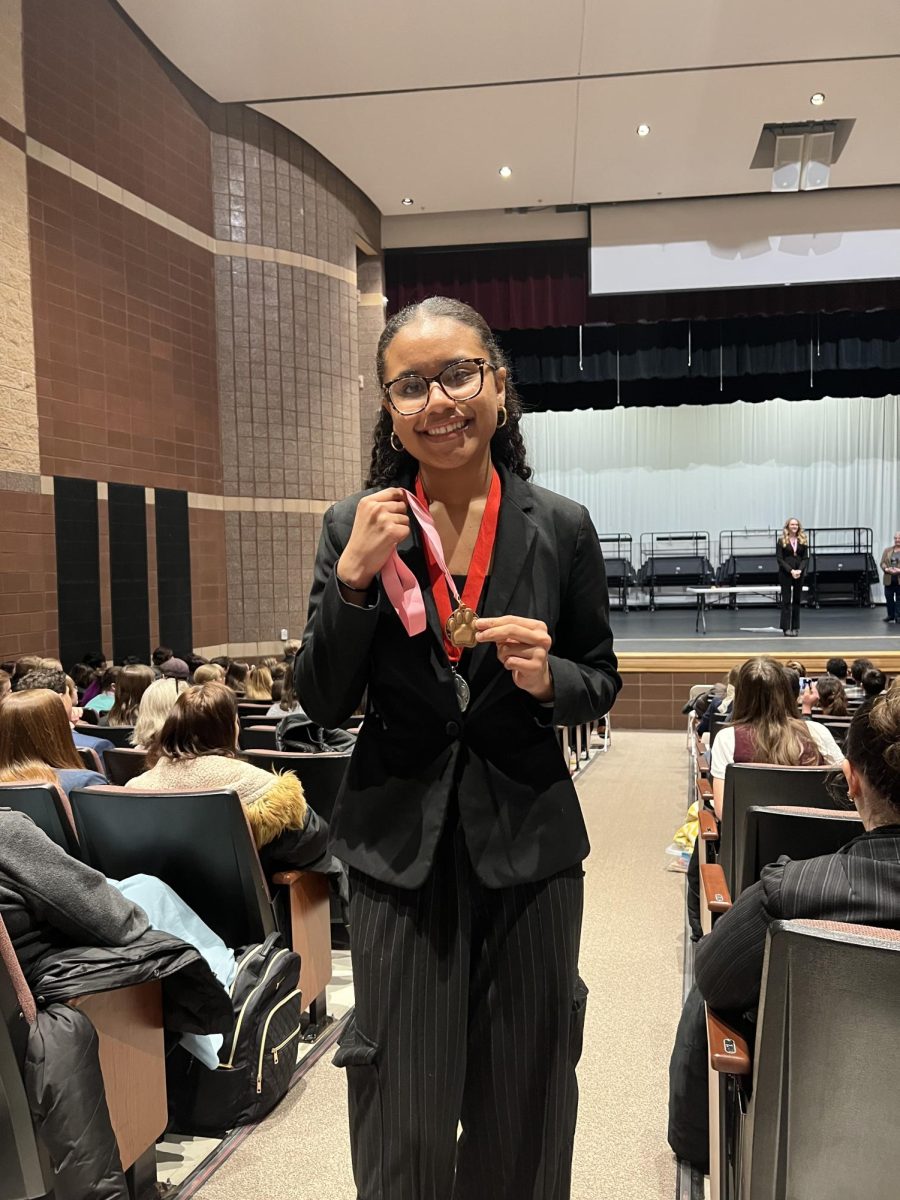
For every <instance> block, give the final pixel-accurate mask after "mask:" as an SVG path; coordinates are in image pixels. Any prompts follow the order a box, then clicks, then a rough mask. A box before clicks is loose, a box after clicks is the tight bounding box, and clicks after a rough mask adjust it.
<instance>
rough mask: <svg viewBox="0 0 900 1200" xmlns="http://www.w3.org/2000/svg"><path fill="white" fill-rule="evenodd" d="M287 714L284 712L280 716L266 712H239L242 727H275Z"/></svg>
mask: <svg viewBox="0 0 900 1200" xmlns="http://www.w3.org/2000/svg"><path fill="white" fill-rule="evenodd" d="M286 716H287V713H282V715H281V716H280V717H270V716H267V715H266V713H239V714H238V721H239V722H240V726H241V729H249V728H251V727H253V728H256V729H263V728H269V727H271V728H272V729H274V728H275V727H276V726H277V725H278V724H279V723H280V722H281V721H282V720H284V718H285V717H286Z"/></svg>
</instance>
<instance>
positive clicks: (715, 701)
mask: <svg viewBox="0 0 900 1200" xmlns="http://www.w3.org/2000/svg"><path fill="white" fill-rule="evenodd" d="M740 669H741V668H740V664H737V665H735V666H733V667H732V668H731V670H730V671H729V672H728V675H727V677H726V679H725V690H724V691H723V692H722V695H721V696H714V697H713V698H712V699H711V700H710V701H709V703H708V704H707V706H706V709H705V711H704V712H703V714H702V715H701V717H700V720H699V722H698V723H697V733H698V734H700V735H701V736H702V735H703V734H704V733H709V729H710V725H711V724H712V719H713V717H714V716H716V715H718V716H720V717H724V716H726V715H727V714H728V713H730V712H731V708H732V705H733V704H734V685H735V684H736V683H737V677H738V671H739V670H740Z"/></svg>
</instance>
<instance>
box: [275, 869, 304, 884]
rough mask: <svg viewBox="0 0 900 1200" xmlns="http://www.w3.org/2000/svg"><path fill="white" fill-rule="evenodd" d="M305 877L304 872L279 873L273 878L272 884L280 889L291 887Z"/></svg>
mask: <svg viewBox="0 0 900 1200" xmlns="http://www.w3.org/2000/svg"><path fill="white" fill-rule="evenodd" d="M302 875H303V872H302V871H278V872H277V873H276V874H275V875H273V876H272V882H273V883H274V884H276V885H277V886H278V887H290V886H291V884H292V883H296V882H297V880H298V879H300V878H301V876H302Z"/></svg>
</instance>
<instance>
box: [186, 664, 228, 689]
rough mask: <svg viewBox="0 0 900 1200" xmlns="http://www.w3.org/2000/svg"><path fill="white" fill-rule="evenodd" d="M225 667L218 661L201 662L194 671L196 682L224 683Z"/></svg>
mask: <svg viewBox="0 0 900 1200" xmlns="http://www.w3.org/2000/svg"><path fill="white" fill-rule="evenodd" d="M224 682H225V668H224V667H220V666H219V664H218V663H201V664H200V666H199V667H197V669H196V670H195V671H194V683H196V684H198V685H200V684H203V683H224Z"/></svg>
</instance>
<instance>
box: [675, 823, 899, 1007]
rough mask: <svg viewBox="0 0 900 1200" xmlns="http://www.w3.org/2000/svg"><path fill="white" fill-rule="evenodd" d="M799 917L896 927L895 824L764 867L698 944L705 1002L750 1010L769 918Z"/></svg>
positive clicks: (756, 1001)
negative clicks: (831, 850)
mask: <svg viewBox="0 0 900 1200" xmlns="http://www.w3.org/2000/svg"><path fill="white" fill-rule="evenodd" d="M799 918H805V919H807V920H816V921H847V922H850V923H852V924H858V925H877V926H882V927H885V928H888V929H900V825H883V826H881V828H879V829H873V830H870V831H869V832H868V833H864V834H861V835H860V836H859V837H858V838H854V840H853V841H852V842H849V843H848V844H847V845H846V846H844V847H843V848H842V849H841V850H839V851H838V852H837V854H826V855H824V856H823V857H821V858H810V859H805V860H802V861H793V860H791V859H789V858H780V859H779V860H778V862H777V863H773V864H772V865H771V866H768V867H766V868H765V869H764V870H763V873H762V875H761V877H760V879H759V882H758V883H755V884H753V886H752V887H749V888H747V890H746V891H744V892H742V893H741V895H740V896H739V897H738V899H737V901H736V903H735V905H734V907H733V908H732V909H730V910H729V911H728V912H727V913H724V914H723V915H722V916H721V917H719V919H718V920H717V921H716V924H715V926H714V927H713V931H712V933H709V934H707V935H706V936H705V937H703V938H701V940H700V941H699V942H698V944H697V948H696V952H695V959H694V976H695V979H696V982H697V986H698V987H699V989H700V992H701V994H702V996H703V998H704V999H705V1000H706V1001H707V1003H708V1004H710V1005H711V1006H712V1007H713V1008H716V1009H720V1010H723V1011H731V1012H741V1013H743V1012H747V1011H749V1010H752V1009H755V1008H756V1007H757V1005H758V1004H759V991H760V984H761V981H762V969H763V955H764V953H765V948H766V933H767V931H768V928H769V925H770V924H771V923H772V922H773V921H791V920H795V919H799Z"/></svg>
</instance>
